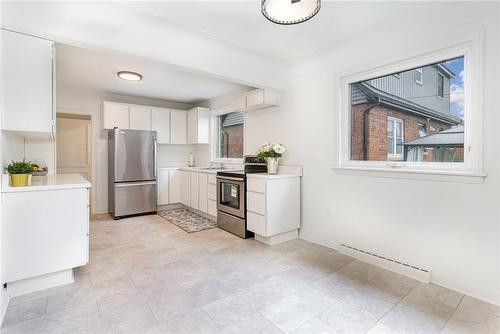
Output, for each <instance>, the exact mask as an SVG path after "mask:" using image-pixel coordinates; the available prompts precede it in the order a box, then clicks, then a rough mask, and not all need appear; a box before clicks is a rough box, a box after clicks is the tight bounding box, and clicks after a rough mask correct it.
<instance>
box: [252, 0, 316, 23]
mask: <svg viewBox="0 0 500 334" xmlns="http://www.w3.org/2000/svg"><path fill="white" fill-rule="evenodd" d="M320 8H321V0H262V4H261V10H262V14H263V15H264V16H265V17H266V18H267V19H268V20H269V21H271V22H274V23H277V24H284V25H289V24H297V23H302V22H305V21H307V20H309V19H310V18H312V17H313V16H314V15H316V14H318V12H319V10H320Z"/></svg>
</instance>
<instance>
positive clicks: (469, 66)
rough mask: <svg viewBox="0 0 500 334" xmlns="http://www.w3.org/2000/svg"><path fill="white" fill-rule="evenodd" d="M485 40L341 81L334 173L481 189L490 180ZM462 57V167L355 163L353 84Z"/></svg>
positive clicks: (379, 162)
mask: <svg viewBox="0 0 500 334" xmlns="http://www.w3.org/2000/svg"><path fill="white" fill-rule="evenodd" d="M482 40H483V38H482V35H481V38H477V39H474V40H471V41H468V42H465V43H462V44H457V45H454V46H450V47H448V48H446V49H441V50H439V51H431V52H429V53H425V54H420V55H418V56H415V57H412V58H409V59H406V60H403V61H400V62H397V63H392V64H388V65H385V66H381V67H377V68H371V69H366V70H365V71H363V72H357V73H354V74H352V73H348V74H345V75H341V76H340V82H339V105H338V108H339V115H338V117H339V120H338V135H339V140H338V143H339V149H338V150H337V156H336V164H335V167H334V169H336V170H340V171H345V172H348V173H351V172H354V173H358V174H359V173H361V174H362V175H368V176H370V175H372V176H381V177H395V178H409V179H429V180H443V181H456V182H466V183H482V182H483V178H484V177H485V176H486V174H485V173H484V171H483V136H482V130H483V103H482V100H483V95H482V93H481V92H482V87H483V72H484V63H483V51H482V50H483V48H482V45H483V43H482ZM461 56H463V57H464V71H465V73H466V78H467V81H466V82H465V83H464V89H465V97H464V98H465V114H464V162H463V163H457V162H455V163H446V162H410V161H397V162H396V161H393V162H391V161H358V160H351V94H350V84H352V83H356V82H360V81H364V80H369V79H373V78H377V77H381V76H385V75H391V74H393V73H398V72H404V71H407V70H408V69H411V68H419V67H422V66H426V65H428V64H433V63H437V62H440V61H442V60H444V59H452V58H456V57H461Z"/></svg>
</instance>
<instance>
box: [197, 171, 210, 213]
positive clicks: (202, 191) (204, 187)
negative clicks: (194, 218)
mask: <svg viewBox="0 0 500 334" xmlns="http://www.w3.org/2000/svg"><path fill="white" fill-rule="evenodd" d="M198 210H200V211H201V212H205V213H207V210H208V180H207V174H205V173H199V174H198Z"/></svg>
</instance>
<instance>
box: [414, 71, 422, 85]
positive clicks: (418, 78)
mask: <svg viewBox="0 0 500 334" xmlns="http://www.w3.org/2000/svg"><path fill="white" fill-rule="evenodd" d="M415 82H416V83H417V84H419V85H423V84H424V71H423V69H421V68H417V69H416V70H415Z"/></svg>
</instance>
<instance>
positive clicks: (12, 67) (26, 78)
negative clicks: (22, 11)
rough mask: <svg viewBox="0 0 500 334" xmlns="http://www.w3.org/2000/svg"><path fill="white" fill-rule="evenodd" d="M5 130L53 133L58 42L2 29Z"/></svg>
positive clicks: (2, 83) (3, 123)
mask: <svg viewBox="0 0 500 334" xmlns="http://www.w3.org/2000/svg"><path fill="white" fill-rule="evenodd" d="M1 38H2V47H1V49H2V51H1V68H2V71H1V72H2V76H1V86H2V102H3V122H2V129H3V130H11V131H26V132H46V133H52V132H53V125H54V107H53V91H54V90H53V71H54V66H53V55H54V42H52V41H49V40H46V39H42V38H37V37H33V36H28V35H23V34H19V33H15V32H11V31H6V30H2V31H1Z"/></svg>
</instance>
